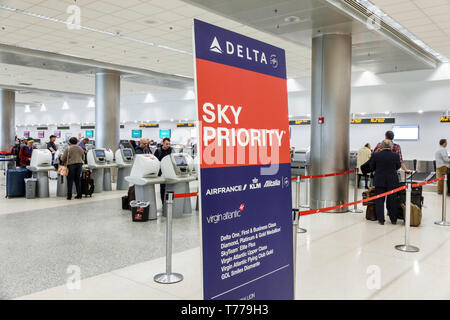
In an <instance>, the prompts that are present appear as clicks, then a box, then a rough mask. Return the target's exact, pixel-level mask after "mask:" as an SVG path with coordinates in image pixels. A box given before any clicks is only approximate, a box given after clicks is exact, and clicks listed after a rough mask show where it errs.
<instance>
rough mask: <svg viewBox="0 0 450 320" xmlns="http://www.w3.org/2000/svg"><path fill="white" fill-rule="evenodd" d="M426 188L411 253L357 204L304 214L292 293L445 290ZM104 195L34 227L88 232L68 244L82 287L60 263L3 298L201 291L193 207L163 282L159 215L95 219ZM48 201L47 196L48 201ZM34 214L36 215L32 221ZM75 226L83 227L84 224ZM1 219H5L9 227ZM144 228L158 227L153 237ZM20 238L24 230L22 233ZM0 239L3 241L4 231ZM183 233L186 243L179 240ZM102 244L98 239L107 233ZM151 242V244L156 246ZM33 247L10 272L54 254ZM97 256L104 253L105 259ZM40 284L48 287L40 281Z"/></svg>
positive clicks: (428, 295) (406, 295)
mask: <svg viewBox="0 0 450 320" xmlns="http://www.w3.org/2000/svg"><path fill="white" fill-rule="evenodd" d="M424 195H425V205H426V207H425V208H424V209H423V219H422V224H421V226H420V227H418V228H411V234H410V242H411V244H413V245H416V246H418V247H419V248H420V252H418V253H404V252H400V251H397V250H395V249H394V246H395V245H396V244H402V243H403V241H404V226H403V223H402V222H399V224H397V225H391V224H390V223H389V222H386V224H385V225H384V226H381V225H378V224H377V223H376V222H369V221H366V220H365V217H364V214H362V213H359V214H352V213H345V214H327V213H321V214H317V215H312V216H305V217H302V218H301V221H300V224H301V226H302V227H304V228H306V229H307V230H308V232H307V233H305V234H297V241H298V248H297V267H296V271H297V272H296V274H297V281H296V299H450V286H449V283H450V227H440V226H436V225H434V221H435V220H438V219H439V218H440V217H441V197H440V196H437V195H436V194H435V193H431V192H430V193H429V192H426V193H424ZM99 196H100V195H99ZM102 196H103V195H102ZM105 196H111V198H113V199H114V198H115V200H109V199H105V200H99V201H97V205H98V206H96V208H97V209H96V211H95V212H91V210H92V208H91V209H86V212H90V213H89V214H91V215H92V216H93V217H92V219H94V216H95V217H98V218H95V220H92V221H89V220H83V219H79V220H73V221H72V223H71V224H70V226H67V229H60V230H55V228H54V227H52V226H51V224H49V225H48V227H50V228H49V229H47V230H45V228H44V230H42V233H43V234H46V236H43V237H44V238H46V237H50V236H51V234H52V233H56V234H58V233H59V236H60V238H59V239H61V241H63V239H64V238H66V240H67V241H69V240H73V239H78V240H80V239H79V237H80V235H75V234H71V232H70V228H72V227H74V228H75V231H73V232H81V233H83V232H85V233H84V236H86V240H87V239H89V241H86V243H85V244H84V245H85V247H81V249H80V247H78V246H76V245H71V246H69V247H71V248H73V247H76V248H78V249H79V250H81V251H80V252H82V254H80V255H78V256H76V257H75V260H76V262H77V263H79V264H80V265H81V278H82V279H83V280H81V283H80V288H79V289H77V288H75V289H74V288H69V287H68V285H67V284H66V282H68V283H69V285H70V283H71V282H70V280H71V279H72V278H71V275H69V274H66V273H65V271H66V270H65V269H64V272H63V273H61V271H60V274H59V275H58V276H57V279H58V281H56V282H59V283H58V284H57V285H56V286H55V285H53V286H52V285H48V284H49V282H48V281H47V282H46V281H43V282H42V283H41V284H42V285H41V289H39V288H38V286H35V284H36V283H39V281H38V280H36V279H34V280H33V279H32V278H27V281H26V282H23V281H22V282H20V281H17V282H15V283H16V284H17V286H19V287H20V286H26V287H30V288H33V289H32V290H28V293H29V294H26V295H22V296H21V295H19V294H6V295H4V297H5V298H17V299H201V298H202V292H201V287H202V286H201V263H200V248H199V247H198V242H197V241H198V236H199V234H198V220H197V218H198V215H197V214H196V213H194V215H193V216H192V217H189V218H186V219H184V220H183V219H180V220H175V224H178V226H176V227H175V228H176V232H175V231H174V235H175V234H177V233H184V236H181V237H180V238H177V237H175V238H176V239H174V249H175V253H174V255H173V271H174V272H179V273H182V274H183V275H184V280H183V281H182V282H179V283H176V284H171V285H162V284H158V283H156V282H154V281H153V276H154V275H155V274H157V273H159V272H163V271H164V270H165V259H164V257H163V255H164V251H163V249H162V248H161V247H162V246H163V245H164V242H163V234H164V232H163V224H164V221H163V220H160V222H158V223H154V226H153V227H151V226H150V224H151V223H152V222H151V223H150V224H149V225H148V226H149V227H148V230H146V231H145V232H142V231H139V230H137V227H136V224H133V223H131V222H129V219H128V216H127V217H125V216H124V215H125V214H124V213H121V212H120V211H121V210H118V211H117V210H116V211H114V210H112V209H111V210H110V211H109V212H108V213H107V215H108V214H109V215H110V218H109V219H102V218H101V217H102V215H101V214H99V213H98V212H100V211H102V210H99V209H100V207H102V206H103V209H106V208H110V207H111V208H112V207H114V206H117V205H119V203H118V201H119V200H118V199H117V195H116V196H114V195H113V193H111V194H109V195H105ZM449 200H450V199H449ZM23 201H24V202H26V201H25V200H23ZM51 201H52V200H48V201H47V202H51ZM92 205H94V204H92ZM71 206H72V205H71ZM88 206H90V204H89V205H88ZM69 207H70V206H69ZM69 207H64V210H59V209H58V206H53V208H54V209H56V210H58V211H61V212H66V210H67V212H66V214H67V215H69V216H70V215H72V216H73V215H75V212H73V210H71V209H69ZM71 212H72V213H71ZM21 214H22V215H23V214H24V213H17V214H10V215H7V216H5V217H4V218H6V217H9V218H11V220H10V221H15V219H14V218H13V217H21ZM38 214H39V215H40V216H42V217H43V219H44V217H45V216H46V215H49V217H52V216H54V214H55V213H54V212H53V211H52V210H48V209H46V210H42V212H40V213H38ZM86 214H88V213H86ZM449 214H450V213H449ZM38 218H39V217H37V218H35V219H37V220H39V219H38ZM37 220H34V221H35V223H38V222H37ZM2 221H5V220H2V217H1V216H0V231H2ZM77 223H78V225H77ZM85 223H86V224H85ZM83 227H85V228H87V229H85V231H82V228H83ZM95 227H98V228H99V230H98V232H99V233H100V234H102V235H103V236H106V235H107V234H108V230H109V231H110V233H111V234H110V235H109V237H110V238H109V239H108V240H109V241H110V243H111V244H113V243H114V245H116V246H117V247H118V250H112V249H111V251H110V252H107V253H105V252H97V251H95V250H89V248H91V243H92V241H93V239H92V235H93V234H95V232H94V231H97V230H95V229H94V228H95ZM8 228H12V227H11V226H9V227H8ZM23 228H24V229H23V230H22V234H21V236H22V237H23V236H24V235H26V232H27V231H30V230H31V231H32V234H34V236H33V237H36V233H35V232H36V231H35V229H36V228H33V227H31V226H29V227H28V228H27V227H26V224H23ZM89 228H91V229H89ZM3 230H4V229H3ZM14 230H17V229H14V228H13V229H10V232H12V231H14ZM33 230H34V231H33ZM118 232H121V233H122V234H119V233H118ZM13 233H14V232H12V233H11V234H10V236H11V237H13ZM124 233H125V234H128V235H129V236H130V237H132V235H133V234H135V235H136V236H137V237H138V239H144V238H146V237H147V238H148V239H149V241H148V243H147V244H146V246H144V247H141V246H138V247H139V248H138V250H135V251H133V250H132V249H131V247H132V246H133V245H131V244H132V243H130V242H129V241H130V238H128V239H125V238H126V237H127V236H124ZM151 233H156V234H157V235H154V238H151ZM0 237H1V233H0ZM53 237H56V235H54V234H53ZM114 238H117V239H114ZM33 239H35V238H33ZM151 239H154V240H153V241H152V240H151ZM194 239H195V240H194ZM6 240H7V239H6ZM25 240H29V239H27V237H25ZM1 241H2V242H5V239H2V240H1ZM177 241H178V243H177ZM181 242H185V243H183V244H181ZM186 242H188V243H186ZM11 243H14V242H10V244H11ZM101 243H102V245H105V244H107V243H108V241H106V242H101ZM137 243H139V241H137ZM42 244H43V245H47V244H48V243H46V242H42ZM133 244H134V245H135V244H136V242H133ZM127 245H128V247H129V248H130V249H129V250H131V251H132V252H131V254H128V252H127V250H126V247H127ZM130 245H131V246H130ZM158 247H159V249H158V250H159V251H158V250H156V248H158ZM102 248H103V247H102ZM104 248H106V247H104ZM9 249H11V248H9ZM146 249H149V250H146ZM36 250H38V248H37V247H32V248H30V249H29V250H28V251H26V253H24V254H23V256H22V257H20V259H24V261H27V263H28V264H27V265H25V266H23V267H22V269H21V270H20V272H18V273H17V279H20V275H22V276H23V275H24V274H25V273H26V272H27V270H30V269H27V268H36V267H39V265H47V264H48V263H56V261H57V260H58V257H57V256H60V255H61V254H60V253H57V251H55V255H56V256H55V255H53V256H52V251H51V250H46V251H45V253H44V256H43V257H42V259H37V260H33V259H27V256H29V257H31V256H33V251H36ZM105 250H106V249H105ZM155 250H156V251H158V253H157V254H155V255H153V256H151V255H149V254H148V252H155ZM100 251H102V250H100ZM103 251H104V250H103ZM146 252H147V253H146ZM115 253H116V256H114V254H115ZM2 254H3V253H2ZM96 255H98V259H95V258H93V257H94V256H96ZM135 255H138V256H139V258H133V256H135ZM104 256H106V257H107V258H103V257H104ZM20 259H19V260H20ZM45 259H46V260H45ZM102 260H104V264H107V265H108V267H109V269H108V268H103V269H102V267H98V266H96V267H95V268H94V267H93V266H92V265H93V264H99V265H102ZM117 261H121V262H122V264H120V263H117ZM17 262H19V261H17ZM64 263H66V264H67V261H63V262H62V263H59V264H58V263H57V265H60V266H61V267H63V266H65V265H64ZM83 263H84V264H83ZM0 264H1V262H0ZM74 264H76V263H74ZM114 266H116V267H114ZM89 270H91V271H89ZM102 270H104V271H102ZM374 270H375V273H374ZM45 272H47V271H46V270H45V269H44V270H42V273H41V274H40V275H39V274H38V273H35V276H36V277H42V278H45V277H50V276H49V275H45ZM53 272H54V271H53ZM0 274H1V277H0V285H1V284H2V283H8V282H9V283H10V282H11V279H10V275H11V274H14V272H12V273H11V271H9V272H3V271H2V270H1V269H0ZM377 275H379V280H380V287H379V289H378V288H377V287H376V285H375V286H374V283H375V284H376V281H375V282H374V279H375V280H376V279H377V277H376V276H377ZM50 278H51V277H50ZM45 284H46V285H47V287H46V288H43V286H44V287H45ZM8 290H11V292H16V293H17V292H24V290H23V288H22V289H21V288H12V289H8ZM25 291H27V290H25ZM30 291H31V292H30Z"/></svg>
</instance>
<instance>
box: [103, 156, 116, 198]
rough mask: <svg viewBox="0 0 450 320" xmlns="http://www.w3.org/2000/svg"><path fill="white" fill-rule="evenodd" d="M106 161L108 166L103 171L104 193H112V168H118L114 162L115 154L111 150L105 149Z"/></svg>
mask: <svg viewBox="0 0 450 320" xmlns="http://www.w3.org/2000/svg"><path fill="white" fill-rule="evenodd" d="M105 160H106V166H105V168H104V170H103V191H112V183H111V181H112V179H111V168H115V167H117V164H116V162H115V161H114V152H113V151H112V150H111V149H109V148H106V149H105Z"/></svg>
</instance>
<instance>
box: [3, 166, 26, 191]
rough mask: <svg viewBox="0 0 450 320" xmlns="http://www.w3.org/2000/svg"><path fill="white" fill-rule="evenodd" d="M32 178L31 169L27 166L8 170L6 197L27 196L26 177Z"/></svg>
mask: <svg viewBox="0 0 450 320" xmlns="http://www.w3.org/2000/svg"><path fill="white" fill-rule="evenodd" d="M27 178H31V171H28V170H27V169H25V168H19V169H9V170H7V171H6V197H7V198H11V197H25V179H27Z"/></svg>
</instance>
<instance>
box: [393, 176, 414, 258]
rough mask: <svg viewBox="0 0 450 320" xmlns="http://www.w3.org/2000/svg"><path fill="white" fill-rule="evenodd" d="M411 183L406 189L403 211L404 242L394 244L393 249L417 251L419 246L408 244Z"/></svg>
mask: <svg viewBox="0 0 450 320" xmlns="http://www.w3.org/2000/svg"><path fill="white" fill-rule="evenodd" d="M410 221H411V184H408V188H407V189H406V213H405V244H399V245H396V246H395V249H397V250H400V251H404V252H418V251H419V248H417V247H414V246H412V245H410V244H409V227H410V224H411V222H410Z"/></svg>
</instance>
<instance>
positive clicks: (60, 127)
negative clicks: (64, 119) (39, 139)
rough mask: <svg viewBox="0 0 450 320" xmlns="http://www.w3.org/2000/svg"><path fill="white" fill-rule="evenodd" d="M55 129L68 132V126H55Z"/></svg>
mask: <svg viewBox="0 0 450 320" xmlns="http://www.w3.org/2000/svg"><path fill="white" fill-rule="evenodd" d="M56 129H58V130H70V127H69V126H57V127H56Z"/></svg>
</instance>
